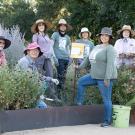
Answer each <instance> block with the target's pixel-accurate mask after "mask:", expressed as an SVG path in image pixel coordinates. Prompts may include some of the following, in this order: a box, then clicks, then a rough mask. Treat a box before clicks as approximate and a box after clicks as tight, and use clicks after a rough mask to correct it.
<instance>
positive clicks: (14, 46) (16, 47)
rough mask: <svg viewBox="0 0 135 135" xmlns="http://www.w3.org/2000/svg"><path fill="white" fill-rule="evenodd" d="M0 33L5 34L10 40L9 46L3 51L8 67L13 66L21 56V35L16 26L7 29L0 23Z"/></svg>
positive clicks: (22, 49) (22, 46) (22, 48)
mask: <svg viewBox="0 0 135 135" xmlns="http://www.w3.org/2000/svg"><path fill="white" fill-rule="evenodd" d="M0 35H2V36H5V37H6V38H7V39H9V40H10V41H11V46H10V47H9V48H8V49H6V50H5V53H6V59H7V62H8V65H9V66H10V67H13V66H14V65H16V63H17V61H18V60H19V59H20V58H21V57H22V56H23V51H24V41H23V36H21V33H20V29H19V27H18V26H13V27H12V28H10V29H9V28H5V27H4V26H3V25H1V24H0Z"/></svg>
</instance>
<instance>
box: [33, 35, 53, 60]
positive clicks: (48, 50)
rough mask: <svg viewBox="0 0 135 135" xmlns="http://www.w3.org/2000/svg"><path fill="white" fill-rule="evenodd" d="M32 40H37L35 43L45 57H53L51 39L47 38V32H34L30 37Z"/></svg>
mask: <svg viewBox="0 0 135 135" xmlns="http://www.w3.org/2000/svg"><path fill="white" fill-rule="evenodd" d="M32 42H37V44H38V45H39V46H40V49H41V51H42V52H43V55H44V56H45V57H46V58H51V57H53V55H54V54H53V44H54V42H53V40H51V39H50V38H49V36H48V35H47V34H45V35H42V34H41V33H36V34H34V35H33V37H32Z"/></svg>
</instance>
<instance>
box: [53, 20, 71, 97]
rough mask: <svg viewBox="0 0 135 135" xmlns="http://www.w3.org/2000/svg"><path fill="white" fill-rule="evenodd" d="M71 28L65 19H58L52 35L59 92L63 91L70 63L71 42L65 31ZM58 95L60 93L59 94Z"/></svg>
mask: <svg viewBox="0 0 135 135" xmlns="http://www.w3.org/2000/svg"><path fill="white" fill-rule="evenodd" d="M71 29H72V26H71V25H69V24H68V23H67V21H66V20H65V19H60V20H59V21H58V24H57V30H56V32H54V33H53V34H52V37H51V38H52V39H53V41H54V46H53V49H54V53H55V56H56V58H57V59H56V68H57V73H58V79H59V81H60V83H59V85H58V89H59V90H63V91H64V84H65V74H66V71H67V68H68V64H69V62H70V51H71V40H70V37H69V36H68V34H67V31H69V30H71ZM59 95H60V92H59Z"/></svg>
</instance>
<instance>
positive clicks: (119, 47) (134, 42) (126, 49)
mask: <svg viewBox="0 0 135 135" xmlns="http://www.w3.org/2000/svg"><path fill="white" fill-rule="evenodd" d="M114 48H115V50H116V51H117V61H116V62H117V66H118V67H120V66H122V65H127V66H129V65H132V64H134V63H135V57H134V58H126V57H125V58H122V57H120V54H122V53H123V54H129V53H133V54H135V39H132V38H123V39H118V40H117V41H116V42H115V45H114Z"/></svg>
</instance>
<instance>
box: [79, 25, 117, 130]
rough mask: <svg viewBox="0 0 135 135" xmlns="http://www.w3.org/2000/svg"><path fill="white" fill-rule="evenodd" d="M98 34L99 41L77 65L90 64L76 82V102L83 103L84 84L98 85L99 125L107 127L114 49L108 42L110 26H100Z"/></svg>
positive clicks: (109, 117) (110, 105)
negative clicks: (101, 112) (101, 113)
mask: <svg viewBox="0 0 135 135" xmlns="http://www.w3.org/2000/svg"><path fill="white" fill-rule="evenodd" d="M98 35H99V38H100V41H101V43H100V44H99V45H96V46H95V47H94V48H93V50H92V51H91V53H90V55H89V57H88V58H87V59H85V61H84V62H83V63H82V64H81V65H80V66H79V67H78V68H79V69H80V68H84V67H87V65H88V64H89V63H90V64H91V69H90V74H87V75H84V76H83V77H81V78H79V80H78V82H77V104H78V105H82V104H83V100H84V99H83V98H84V91H85V88H86V86H93V85H98V88H99V91H100V94H101V96H102V99H103V103H104V121H103V123H102V124H101V126H102V127H108V126H109V125H110V124H111V117H112V100H111V96H112V86H113V80H114V79H116V78H117V69H116V66H115V58H116V51H115V49H114V47H113V46H112V45H111V44H110V41H111V39H112V30H111V29H110V28H108V27H104V28H102V30H101V33H100V34H98Z"/></svg>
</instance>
